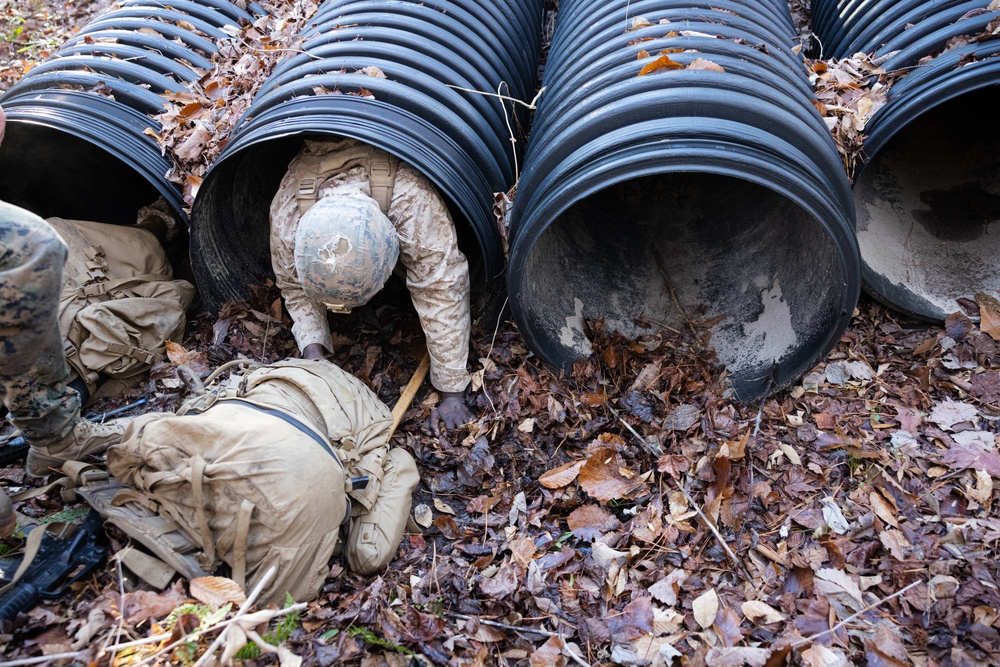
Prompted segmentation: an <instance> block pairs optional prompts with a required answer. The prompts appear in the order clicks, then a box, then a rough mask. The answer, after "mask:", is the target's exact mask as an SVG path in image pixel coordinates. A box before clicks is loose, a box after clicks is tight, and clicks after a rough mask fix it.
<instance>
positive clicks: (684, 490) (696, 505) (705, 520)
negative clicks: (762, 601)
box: [674, 480, 757, 589]
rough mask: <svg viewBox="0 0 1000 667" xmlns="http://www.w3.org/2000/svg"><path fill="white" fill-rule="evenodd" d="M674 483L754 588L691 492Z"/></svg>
mask: <svg viewBox="0 0 1000 667" xmlns="http://www.w3.org/2000/svg"><path fill="white" fill-rule="evenodd" d="M674 483H675V484H676V486H677V488H678V489H680V491H681V493H683V494H684V497H685V498H687V500H688V502H689V503H691V507H693V508H694V511H695V512H696V513H697V514H698V516H700V517H701V520H702V521H704V522H705V525H706V526H708V529H709V530H711V531H712V534H713V535H715V539H717V540H719V544H721V545H722V548H723V549H725V551H726V555H728V556H729V559H730V560H732V561H733V565H735V566H736V569H737V570H738V571H739V572H740V574H741V575H743V578H744V579H745V580H746V582H747V583H748V584H750V585H751V586H753V587H754V588H755V589H756V588H757V585H756V584H755V583H754V581H753V577H752V576H750V573H749V572H747V568H746V565H744V564H743V562H742V561H741V560H739V559H738V558H737V557H736V554H735V553H733V550H732V549H731V548H730V547H729V545H728V544H727V543H726V539H725V538H724V537H722V533H720V532H719V530H718V529H717V528H716V527H715V524H714V523H712V520H711V519H709V518H708V516H706V515H705V513H704V512H702V511H701V508H700V507H698V503H696V502H695V500H694V498H692V497H691V494H690V493H688V492H687V490H686V489H685V488H684V487H683V486H682V485H681V483H680V482H677V481H676V480H675V481H674Z"/></svg>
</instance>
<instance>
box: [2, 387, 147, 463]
mask: <svg viewBox="0 0 1000 667" xmlns="http://www.w3.org/2000/svg"><path fill="white" fill-rule="evenodd" d="M145 403H146V399H145V398H140V399H139V400H138V401H135V402H134V403H129V404H128V405H123V406H121V407H120V408H115V409H114V410H108V411H107V412H100V413H97V414H94V415H90V416H89V417H87V421H91V422H103V421H104V420H105V419H107V418H109V417H114V416H116V415H120V414H121V413H123V412H127V411H129V410H131V409H132V408H137V407H139V406H140V405H144V404H145ZM27 455H28V443H26V442H25V441H24V437H23V436H20V435H19V436H17V437H15V438H12V439H11V440H10V442H8V443H7V444H6V445H4V446H0V466H5V465H7V464H9V463H14V462H16V461H20V460H21V459H23V458H24V457H25V456H27Z"/></svg>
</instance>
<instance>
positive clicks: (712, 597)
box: [691, 588, 719, 630]
mask: <svg viewBox="0 0 1000 667" xmlns="http://www.w3.org/2000/svg"><path fill="white" fill-rule="evenodd" d="M691 609H692V611H694V620H695V621H696V622H697V623H698V625H700V626H701V627H702V629H704V630H707V629H708V628H710V627H712V624H713V623H715V617H716V615H717V614H718V613H719V596H718V594H716V592H715V589H714V588H710V589H708V590H707V591H705V592H704V593H702V594H701V595H699V596H698V597H696V598H695V599H694V601H693V602H692V603H691Z"/></svg>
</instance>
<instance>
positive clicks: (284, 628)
mask: <svg viewBox="0 0 1000 667" xmlns="http://www.w3.org/2000/svg"><path fill="white" fill-rule="evenodd" d="M293 604H295V600H293V599H292V596H291V595H289V594H288V593H285V608H286V609H287V608H288V607H291V606H292V605H293ZM298 627H299V612H297V611H293V612H292V613H290V614H285V616H283V617H282V618H281V620H280V621H278V626H277V627H276V628H275V629H274V630H270V631H268V632H266V633H264V634H263V635H262V636H261V639H263V640H264V641H266V642H267V643H268V644H270V645H271V646H278V645H280V644H283V643H284V642H286V641H288V638H289V637H291V636H292V633H293V632H295V630H296V629H298ZM259 657H260V647H259V646H257V644H256V643H254V642H247V645H246V646H244V647H243V648H241V649H240V650H239V651H237V652H236V659H237V660H252V659H254V658H259Z"/></svg>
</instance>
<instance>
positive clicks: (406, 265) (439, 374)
mask: <svg viewBox="0 0 1000 667" xmlns="http://www.w3.org/2000/svg"><path fill="white" fill-rule="evenodd" d="M270 220H271V262H272V266H273V268H274V273H275V276H276V278H277V285H278V288H279V289H280V290H281V294H282V297H283V298H284V301H285V307H286V308H287V310H288V313H289V315H291V318H292V321H293V326H292V334H293V335H294V336H295V341H296V343H297V344H298V346H299V349H300V350H301V352H302V356H303V357H305V358H306V359H318V358H323V357H324V356H326V355H327V354H329V353H330V352H332V351H333V341H332V338H331V336H330V325H329V322H328V320H327V311H328V310H329V311H331V312H334V313H344V312H350V309H351V308H352V307H357V306H361V305H364V304H365V303H367V302H368V301H369V300H370V299H371V298H372V297H373V296H374V295H375V294H376V293H377V292H378V291H379V290H381V289H382V287H383V286H384V285H385V283H386V281H387V280H388V279H389V277H390V275H391V274H392V273H393V270H394V269H395V268H396V264H397V259H398V261H399V263H400V264H401V265H402V268H403V269H405V273H406V286H407V288H408V290H409V292H410V297H411V299H412V301H413V305H414V307H415V309H416V311H417V315H418V316H419V319H420V324H421V327H422V328H423V330H424V336H425V338H426V340H427V350H428V353H429V355H430V361H431V365H430V376H431V383H432V384H433V385H434V387H435V388H436V389H437V390H438V391H440V392H441V394H442V396H443V398H442V400H441V403H440V404H439V405H438V406H437V408H435V410H434V412H433V413H432V414H431V423H432V426H433V428H434V431H435V433H438V434H440V430H439V423H440V422H443V423H444V425H445V427H447V428H449V429H454V428H457V427H458V426H460V425H461V424H464V423H467V422H469V421H471V420H472V419H473V414H472V412H471V411H470V410H469V408H468V406H467V405H466V404H465V401H464V395H465V390H466V388H467V387H468V385H469V382H470V375H469V372H468V369H467V367H466V364H467V362H468V355H469V337H470V333H471V324H470V305H469V266H468V262H467V261H466V258H465V256H464V255H463V254H462V252H461V251H460V250H459V249H458V237H457V233H456V230H455V224H454V222H453V221H452V219H451V215H450V214H449V212H448V207H447V205H446V204H445V202H444V199H443V198H442V197H441V195H440V193H439V192H438V191H437V189H436V188H435V187H434V185H433V184H432V183H431V182H430V181H429V180H428V179H427V178H426V177H424V176H423V175H422V174H421V173H419V172H418V171H417V170H416V169H414V168H413V167H412V166H411V165H409V164H407V163H405V162H402V161H400V160H399V159H398V158H396V157H395V156H393V155H390V154H388V153H386V152H385V151H383V150H381V149H378V148H375V147H373V146H370V145H367V144H364V143H362V142H360V141H357V140H354V139H341V140H331V139H329V138H327V139H322V140H313V139H306V140H305V145H304V146H303V148H302V149H301V150H300V151H299V153H298V155H296V157H295V158H294V159H293V160H292V161H291V163H290V164H289V166H288V170H287V172H286V173H285V176H284V178H283V179H282V181H281V185H280V186H279V188H278V192H277V194H275V196H274V199H273V200H272V202H271V210H270Z"/></svg>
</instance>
